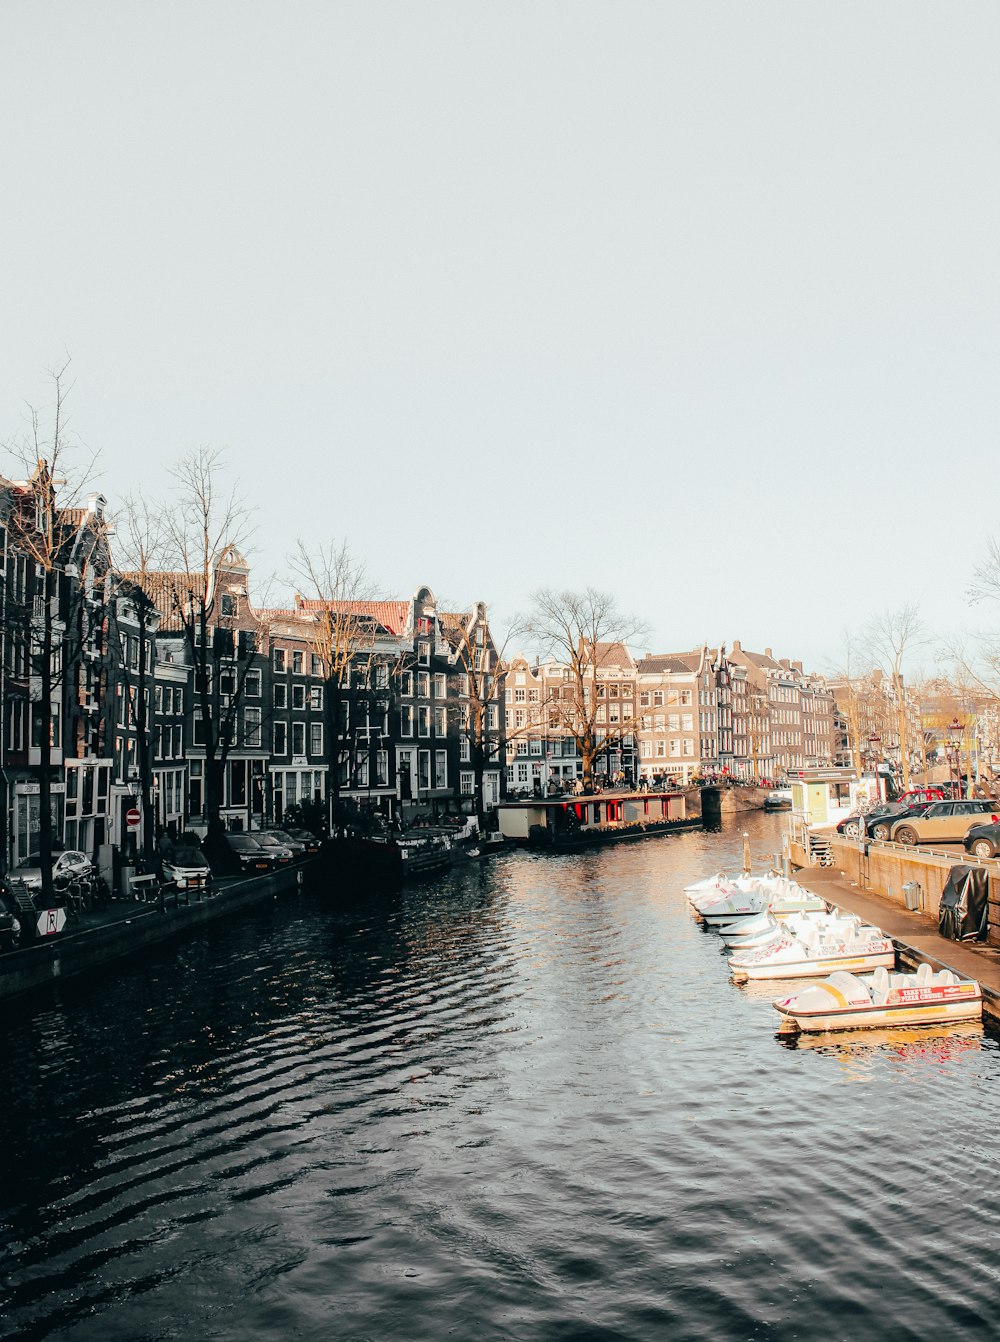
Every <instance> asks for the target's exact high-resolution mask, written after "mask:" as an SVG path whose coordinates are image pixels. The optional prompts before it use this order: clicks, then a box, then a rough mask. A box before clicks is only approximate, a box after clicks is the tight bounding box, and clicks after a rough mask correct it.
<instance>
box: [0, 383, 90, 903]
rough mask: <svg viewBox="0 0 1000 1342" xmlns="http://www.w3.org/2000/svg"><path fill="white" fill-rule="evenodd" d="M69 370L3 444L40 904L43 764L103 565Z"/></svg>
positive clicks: (47, 864)
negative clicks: (74, 427)
mask: <svg viewBox="0 0 1000 1342" xmlns="http://www.w3.org/2000/svg"><path fill="white" fill-rule="evenodd" d="M68 370H69V361H68V360H67V361H66V363H64V364H63V365H62V366H61V367H59V368H57V369H55V370H53V371H52V372H51V373H50V375H49V376H50V381H51V386H52V400H51V406H50V409H49V412H48V413H47V414H46V413H43V412H42V411H41V410H39V409H37V408H35V407H29V412H30V427H29V429H28V431H27V432H26V433H25V434H24V435H22V436H21V437H20V438H19V439H17V440H15V441H14V442H11V443H8V444H7V445H6V448H7V453H8V455H9V456H10V457H11V458H12V460H13V462H14V463H15V470H18V472H19V473H22V472H23V474H24V476H25V478H24V479H23V480H15V481H13V482H12V483H11V485H10V487H9V489H10V510H9V515H8V518H7V540H8V546H9V549H10V551H11V553H12V554H14V555H21V556H24V558H25V559H26V560H27V561H28V564H29V565H30V568H31V570H32V571H33V572H32V579H33V580H32V581H31V582H29V583H28V584H26V585H25V586H24V587H23V588H19V589H18V591H11V592H7V593H5V607H4V608H5V626H6V627H5V630H4V634H5V638H6V640H7V642H8V645H9V646H10V645H13V646H14V647H15V648H16V649H18V650H19V653H18V655H19V659H20V665H21V667H22V669H25V670H27V672H28V698H29V700H30V711H31V731H30V738H29V739H30V743H31V746H32V748H34V749H37V750H38V753H39V757H38V765H37V778H38V791H39V816H38V824H39V865H40V868H41V873H42V889H43V891H44V892H45V893H46V894H47V895H51V894H52V890H53V881H52V841H53V831H54V820H53V815H52V769H53V764H52V758H53V750H54V749H55V748H56V747H57V745H58V744H61V737H62V733H63V732H64V730H65V727H64V723H63V721H62V714H61V712H60V708H61V706H62V703H61V701H62V699H63V698H64V696H62V695H61V687H62V686H64V685H65V684H66V683H67V679H68V677H69V676H70V675H71V674H76V673H78V668H79V664H80V654H81V652H82V649H83V647H84V646H85V645H86V644H88V643H89V642H90V641H91V640H92V639H93V637H94V634H95V627H96V613H95V612H96V610H97V605H96V604H95V603H92V602H88V601H86V600H85V599H84V598H85V595H89V594H90V593H91V592H92V591H93V588H94V584H95V581H96V580H97V579H98V578H100V577H103V570H104V568H105V566H106V562H107V541H106V528H105V523H104V520H103V518H102V516H101V515H100V514H99V513H98V512H96V511H91V510H89V509H87V508H85V507H84V506H82V505H83V502H84V495H85V491H86V490H87V489H88V487H89V483H90V480H91V478H92V474H93V468H94V462H95V460H96V454H93V453H87V452H85V451H84V450H83V449H82V447H81V445H80V444H79V442H78V441H77V440H76V439H75V436H74V435H73V434H72V433H71V431H70V427H69V417H68V413H67V399H68V397H69V395H70V393H71V391H72V383H70V382H69V380H68ZM57 692H60V693H59V696H58V697H57ZM5 811H6V808H5ZM5 849H6V845H5Z"/></svg>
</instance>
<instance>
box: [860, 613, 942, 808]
mask: <svg viewBox="0 0 1000 1342" xmlns="http://www.w3.org/2000/svg"><path fill="white" fill-rule="evenodd" d="M927 638H928V636H927V630H926V628H925V626H924V623H923V621H922V620H921V618H920V613H919V611H918V610H917V607H916V606H915V605H913V604H912V603H907V604H906V605H903V606H900V607H898V609H896V610H885V611H883V612H882V613H881V614H880V615H876V616H873V618H872V619H871V620H870V621H869V624H868V626H867V628H866V630H865V635H864V643H865V647H866V649H867V651H868V653H869V654H870V657H871V661H872V665H873V666H877V667H879V668H880V669H881V670H882V672H883V674H884V675H886V676H888V678H889V680H890V683H891V685H892V690H893V695H894V697H895V702H896V711H897V716H898V730H899V757H900V767H901V769H902V771H903V787H904V788H906V787H909V784H910V751H909V742H908V737H909V732H908V730H907V727H908V724H907V714H906V684H905V679H904V672H903V666H904V663H905V662H906V660H907V658H908V657H912V656H913V654H914V653H915V652H916V650H917V649H918V648H919V647H921V646H923V645H924V644H926V642H927Z"/></svg>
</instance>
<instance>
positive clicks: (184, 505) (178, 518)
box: [163, 447, 267, 847]
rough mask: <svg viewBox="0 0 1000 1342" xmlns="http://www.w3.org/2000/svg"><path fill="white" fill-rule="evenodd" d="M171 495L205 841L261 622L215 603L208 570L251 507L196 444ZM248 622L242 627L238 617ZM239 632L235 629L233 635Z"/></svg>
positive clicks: (243, 530) (237, 541)
mask: <svg viewBox="0 0 1000 1342" xmlns="http://www.w3.org/2000/svg"><path fill="white" fill-rule="evenodd" d="M171 475H172V477H173V480H174V484H175V486H176V493H175V503H174V506H173V507H168V508H167V509H166V510H165V512H164V516H163V526H164V535H165V545H166V552H167V554H168V555H169V556H170V557H171V558H172V562H173V564H174V566H175V568H176V570H177V571H176V572H175V573H174V574H172V575H171V577H172V579H173V583H172V590H171V594H170V597H169V601H170V605H171V610H170V611H168V612H164V614H170V615H172V616H174V617H175V618H176V620H177V622H178V623H179V625H180V628H181V631H182V635H183V638H184V641H185V643H186V645H187V651H188V656H189V657H190V660H191V665H192V667H193V669H194V694H195V713H196V717H197V718H198V719H199V720H200V729H201V735H202V740H203V743H204V747H205V818H206V822H207V828H208V834H207V835H206V841H207V845H208V846H209V847H211V846H212V845H213V844H215V843H217V842H218V840H219V838H220V837H221V835H222V832H223V824H222V819H221V815H220V812H221V809H222V799H223V780H224V777H225V768H226V761H227V759H228V758H229V753H230V751H231V749H232V747H233V746H234V744H235V743H236V741H237V739H238V738H237V723H238V716H239V707H240V705H241V704H242V702H243V700H244V698H245V695H246V682H247V675H248V673H249V671H250V670H251V668H252V665H253V657H254V653H255V652H256V651H257V650H258V646H259V643H260V642H261V641H265V642H266V634H267V630H266V629H265V628H264V627H263V626H262V625H261V623H260V622H259V621H249V620H247V619H246V612H243V613H241V614H240V615H239V616H237V615H233V616H225V615H224V614H223V612H222V611H221V609H220V608H216V609H213V602H214V598H215V594H214V592H213V586H212V584H213V577H214V573H215V570H216V567H217V564H218V561H219V558H220V556H222V555H224V554H225V553H226V552H229V551H235V550H238V549H239V548H240V547H242V546H243V545H245V543H246V541H247V539H248V538H249V536H250V534H251V530H252V525H251V524H252V517H253V509H252V508H251V507H250V506H249V505H248V504H247V503H246V502H245V501H244V500H243V498H242V497H241V495H240V493H239V490H238V488H237V487H236V485H235V484H234V485H227V483H226V481H225V454H224V453H223V452H222V451H221V450H220V449H218V448H211V447H200V448H198V449H196V450H195V451H193V452H190V453H188V455H187V456H185V457H182V458H181V460H180V461H179V462H178V463H177V464H176V465H175V466H174V468H173V470H172V471H171ZM241 620H243V622H244V623H246V624H248V625H250V624H253V626H254V627H252V628H251V627H247V628H244V629H240V628H239V627H238V625H239V623H240V621H241ZM238 636H239V637H238Z"/></svg>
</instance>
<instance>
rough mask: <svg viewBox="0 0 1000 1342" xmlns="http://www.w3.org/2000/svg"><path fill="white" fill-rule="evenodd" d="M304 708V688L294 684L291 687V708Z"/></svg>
mask: <svg viewBox="0 0 1000 1342" xmlns="http://www.w3.org/2000/svg"><path fill="white" fill-rule="evenodd" d="M305 706H306V687H305V686H304V685H299V684H295V685H293V686H292V707H293V708H297V709H303V708H305Z"/></svg>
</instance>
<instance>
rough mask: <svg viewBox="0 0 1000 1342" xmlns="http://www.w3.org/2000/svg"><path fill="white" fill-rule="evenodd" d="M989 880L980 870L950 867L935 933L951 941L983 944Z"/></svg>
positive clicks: (987, 922) (987, 920) (987, 912)
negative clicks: (980, 942)
mask: <svg viewBox="0 0 1000 1342" xmlns="http://www.w3.org/2000/svg"><path fill="white" fill-rule="evenodd" d="M989 893H990V887H989V877H988V876H987V874H986V872H985V871H983V869H982V868H981V867H967V866H965V864H964V863H959V864H958V866H955V867H952V869H951V871H950V872H949V873H948V884H947V885H946V886H945V888H944V890H943V891H942V894H941V909H940V913H939V914H938V931H939V932H940V933H941V935H942V936H943V937H948V938H949V940H951V941H985V940H986V934H987V931H988V924H989V912H990V906H989Z"/></svg>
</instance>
